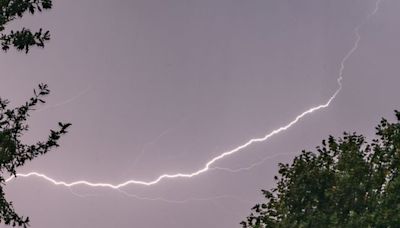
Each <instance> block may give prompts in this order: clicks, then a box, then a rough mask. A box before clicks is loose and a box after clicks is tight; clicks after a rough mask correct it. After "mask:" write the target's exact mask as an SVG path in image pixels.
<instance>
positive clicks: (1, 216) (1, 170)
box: [0, 84, 71, 227]
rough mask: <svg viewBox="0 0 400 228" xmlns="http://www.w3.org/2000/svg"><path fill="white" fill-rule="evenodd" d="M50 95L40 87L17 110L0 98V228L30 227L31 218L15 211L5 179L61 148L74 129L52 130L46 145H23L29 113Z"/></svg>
mask: <svg viewBox="0 0 400 228" xmlns="http://www.w3.org/2000/svg"><path fill="white" fill-rule="evenodd" d="M49 92H50V91H49V89H48V88H47V85H45V84H40V85H39V88H38V90H34V96H33V97H31V98H30V99H29V101H27V102H26V103H25V104H24V105H22V106H20V107H17V108H13V109H8V108H7V107H8V104H9V102H8V101H7V100H3V99H1V98H0V224H1V223H4V224H6V225H12V226H23V227H26V226H27V225H28V223H29V218H27V217H21V216H19V215H18V214H17V213H16V212H15V211H14V209H13V205H12V203H11V202H8V201H7V200H6V199H5V196H4V191H3V187H4V185H5V178H4V175H14V176H16V169H17V168H18V167H20V166H22V165H24V164H25V162H27V161H30V160H32V159H34V158H35V157H37V156H39V155H42V154H45V153H47V152H48V151H49V150H50V149H52V148H54V147H58V146H59V144H58V141H59V139H60V137H61V136H62V135H63V134H65V133H67V131H66V130H67V128H68V127H69V126H70V125H71V124H69V123H67V124H64V123H58V125H59V126H58V127H59V130H50V135H49V137H48V139H47V140H46V141H43V142H42V141H39V142H37V143H36V144H33V145H27V144H24V143H22V142H21V136H22V135H23V133H24V132H26V131H27V130H28V125H27V124H26V121H27V118H28V117H29V112H30V111H32V110H34V108H35V107H36V106H37V105H38V104H39V103H45V101H44V100H43V97H44V96H46V95H47V94H49Z"/></svg>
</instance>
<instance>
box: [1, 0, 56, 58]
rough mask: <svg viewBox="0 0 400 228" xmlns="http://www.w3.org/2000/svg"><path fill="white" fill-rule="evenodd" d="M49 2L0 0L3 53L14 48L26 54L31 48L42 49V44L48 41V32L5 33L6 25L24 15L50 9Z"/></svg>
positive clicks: (28, 30) (39, 0)
mask: <svg viewBox="0 0 400 228" xmlns="http://www.w3.org/2000/svg"><path fill="white" fill-rule="evenodd" d="M51 7H52V1H51V0H0V44H1V48H2V49H3V50H4V51H7V50H8V49H10V46H14V47H15V48H16V49H17V50H19V51H23V50H25V52H26V53H28V51H29V48H30V47H32V46H37V47H44V43H45V42H46V41H48V40H49V39H50V33H49V31H43V29H39V31H37V32H31V30H30V29H27V28H22V29H21V30H18V31H13V30H11V31H9V32H7V33H6V32H5V29H6V27H5V26H6V25H7V24H8V23H9V22H11V21H13V20H15V19H17V18H21V17H23V15H24V14H25V13H30V14H35V13H36V12H37V11H39V12H41V11H42V10H46V9H51Z"/></svg>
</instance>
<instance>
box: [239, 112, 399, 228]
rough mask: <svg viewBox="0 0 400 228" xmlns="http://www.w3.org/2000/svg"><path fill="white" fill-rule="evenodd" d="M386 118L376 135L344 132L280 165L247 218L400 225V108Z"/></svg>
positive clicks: (263, 222)
mask: <svg viewBox="0 0 400 228" xmlns="http://www.w3.org/2000/svg"><path fill="white" fill-rule="evenodd" d="M395 114H396V117H397V122H393V123H391V122H389V121H387V120H386V119H382V120H381V122H380V124H379V125H378V126H377V127H376V136H377V137H376V139H374V140H372V142H371V143H367V142H366V139H365V137H364V136H362V135H358V134H356V133H351V134H350V133H344V135H343V137H341V138H339V139H336V138H334V137H332V136H330V137H329V139H328V140H324V141H322V146H320V147H317V152H316V153H313V152H308V151H307V152H306V151H302V153H301V154H300V155H299V156H297V157H296V158H295V159H294V161H293V163H292V164H291V165H289V164H282V163H281V164H279V176H278V177H275V179H276V180H277V187H275V188H273V189H271V190H270V191H266V190H263V191H262V193H263V195H264V196H265V198H266V202H265V203H262V204H257V205H255V206H254V207H253V208H252V213H251V214H250V216H248V217H247V219H246V220H245V221H243V222H241V224H242V226H243V227H244V228H249V227H253V228H261V227H399V225H400V194H399V190H400V112H398V111H395Z"/></svg>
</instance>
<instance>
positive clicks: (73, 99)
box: [35, 85, 92, 112]
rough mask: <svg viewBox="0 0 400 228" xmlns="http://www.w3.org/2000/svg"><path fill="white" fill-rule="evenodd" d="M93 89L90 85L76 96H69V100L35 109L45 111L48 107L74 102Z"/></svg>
mask: <svg viewBox="0 0 400 228" xmlns="http://www.w3.org/2000/svg"><path fill="white" fill-rule="evenodd" d="M91 89H92V85H88V86H87V87H86V88H85V89H84V90H82V91H81V92H80V93H78V94H76V95H75V96H73V97H71V98H69V99H67V100H65V101H62V102H59V103H56V104H53V105H45V106H44V107H43V108H40V109H37V110H35V111H36V112H43V111H45V110H47V109H51V108H57V107H60V106H63V105H66V104H69V103H71V102H74V101H75V100H77V99H78V98H80V97H82V96H83V95H85V94H86V93H88V92H89V91H90V90H91Z"/></svg>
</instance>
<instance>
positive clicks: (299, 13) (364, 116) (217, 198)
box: [0, 0, 400, 228]
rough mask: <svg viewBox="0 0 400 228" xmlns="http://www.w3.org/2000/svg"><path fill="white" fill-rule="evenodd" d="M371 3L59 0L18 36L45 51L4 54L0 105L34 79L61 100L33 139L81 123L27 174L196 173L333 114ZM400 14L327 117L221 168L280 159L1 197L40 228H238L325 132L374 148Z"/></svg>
mask: <svg viewBox="0 0 400 228" xmlns="http://www.w3.org/2000/svg"><path fill="white" fill-rule="evenodd" d="M374 7H375V1H374V0H351V1H348V0H327V1H321V0H303V1H295V0H240V1H239V0H234V1H231V0H202V1H194V0H189V1H179V0H169V1H161V0H135V1H128V0H118V1H104V0H81V1H77V0H69V1H60V0H57V1H55V5H54V9H52V10H51V11H49V12H46V13H43V14H41V15H37V16H34V17H30V16H27V17H25V18H24V19H23V20H21V21H18V22H16V23H14V24H13V25H12V26H15V27H20V26H31V27H33V28H38V27H40V26H43V27H44V28H46V29H49V30H51V32H52V40H51V42H50V43H48V45H47V47H46V48H45V49H43V50H41V49H32V51H31V52H30V54H28V55H25V54H22V53H16V52H15V51H10V52H9V53H7V54H4V53H2V54H0V66H1V75H0V78H1V82H2V83H0V95H1V97H2V98H8V99H10V100H11V101H12V104H14V105H17V104H20V103H21V102H24V101H25V100H26V99H27V98H29V96H31V94H32V89H33V88H34V87H35V86H36V85H37V84H38V83H40V82H46V83H48V84H49V86H50V89H51V90H52V94H51V95H50V96H49V97H48V104H47V106H44V107H43V109H42V110H40V111H37V112H36V113H33V114H32V118H31V119H30V122H29V123H30V127H31V131H30V133H29V134H27V135H26V137H25V140H26V142H28V143H29V142H34V141H35V140H39V139H43V138H45V137H46V136H47V133H48V130H49V129H50V128H54V127H56V123H57V122H58V121H69V122H72V123H73V126H72V128H71V130H70V133H69V134H68V135H67V136H66V137H65V138H64V139H63V140H62V146H61V147H60V148H59V149H57V150H55V151H52V152H50V153H49V154H47V155H45V156H42V157H40V158H37V159H35V160H34V161H33V162H31V163H29V164H27V165H26V166H24V167H23V168H21V169H20V170H19V171H20V172H23V173H27V172H30V171H37V172H40V173H45V174H46V175H48V176H51V177H53V178H55V179H57V180H63V181H68V182H71V181H76V180H82V179H85V180H89V181H92V182H108V183H112V184H118V183H120V182H123V181H126V180H128V179H132V178H134V179H140V180H151V179H154V178H156V177H158V176H159V175H160V174H163V173H176V172H192V171H195V170H198V169H200V168H202V167H203V166H204V164H205V163H206V162H207V161H209V160H210V159H211V158H212V157H214V156H217V155H219V154H220V153H222V152H224V151H226V150H230V149H232V148H234V147H236V146H238V145H240V144H242V143H244V142H246V141H247V140H249V139H251V138H253V137H261V136H263V135H265V134H266V133H269V132H271V131H272V130H274V129H275V128H278V127H280V126H282V125H284V124H286V123H287V122H289V121H291V120H293V119H294V118H295V117H296V116H297V115H298V114H300V113H301V112H303V111H305V110H307V109H308V108H310V107H312V106H315V105H319V104H322V103H325V102H326V101H327V100H328V99H329V97H330V96H331V95H332V94H333V93H334V92H335V90H336V89H337V83H336V79H337V77H338V71H339V64H340V61H341V60H342V58H343V57H344V55H345V54H346V53H347V52H348V51H349V49H350V48H351V47H352V45H353V44H354V40H355V36H354V33H353V29H354V28H355V27H356V26H357V25H359V24H362V23H363V22H364V21H365V19H366V17H367V15H368V14H369V13H370V12H371V11H372V10H373V9H374ZM399 10H400V2H399V1H396V0H385V1H384V2H382V4H381V7H380V10H379V12H378V13H377V14H376V15H375V16H374V17H373V18H371V20H369V21H368V23H366V24H364V26H363V27H362V28H361V30H360V35H361V41H360V43H359V48H358V49H357V51H356V52H354V54H353V55H352V56H351V58H350V59H348V61H347V62H346V68H345V71H344V80H343V84H344V85H343V90H342V91H341V93H340V94H339V95H338V97H337V99H336V100H335V101H334V102H333V103H332V104H331V106H330V107H329V108H328V109H325V110H322V111H320V112H316V113H314V114H312V115H310V116H308V117H307V118H305V119H303V120H302V121H301V122H300V123H298V124H297V125H295V126H293V128H291V129H290V130H288V131H286V132H283V133H281V134H279V135H276V136H274V137H273V138H271V139H270V140H268V141H266V142H263V143H259V144H256V145H253V146H251V147H249V148H247V149H245V150H243V151H241V152H240V153H238V154H235V155H233V156H231V157H228V158H227V159H224V160H223V161H220V162H218V163H217V165H218V166H220V167H226V168H231V169H235V168H241V167H247V166H250V165H251V164H253V163H255V162H258V161H260V160H261V159H263V158H265V157H267V156H271V158H270V159H268V160H266V161H265V163H263V164H261V165H259V166H257V167H254V168H253V169H251V170H249V171H243V172H238V173H230V172H224V171H210V172H207V173H205V174H202V175H200V176H198V177H195V178H193V179H176V180H166V181H163V182H161V183H159V184H158V185H154V186H150V187H144V186H135V185H131V186H128V187H126V188H123V189H122V190H124V192H120V191H117V190H109V189H98V188H89V187H84V186H79V187H74V188H72V189H68V188H65V187H61V186H58V187H57V186H54V185H52V184H50V183H49V182H46V181H44V180H43V179H39V178H35V177H32V178H18V179H17V180H15V181H12V182H10V183H8V185H7V188H6V191H7V197H8V199H10V200H12V201H13V202H14V205H15V208H16V209H17V210H18V212H20V213H21V214H23V215H28V216H30V218H31V220H32V222H31V225H32V227H33V228H37V227H40V228H52V227H61V228H70V227H98V228H106V227H167V228H187V227H194V228H204V227H224V228H225V227H226V228H231V227H239V222H240V221H241V220H243V219H244V218H245V217H246V216H247V215H248V214H249V213H250V208H251V207H252V206H253V205H254V204H255V203H257V202H260V201H261V200H262V198H261V194H260V189H262V188H264V189H265V188H271V187H272V186H273V184H274V181H273V179H272V178H273V176H274V175H275V174H276V171H277V163H278V162H288V161H290V160H291V159H293V157H294V156H295V155H296V154H298V153H299V152H300V151H301V150H302V149H314V147H315V146H317V145H319V143H320V141H321V140H322V139H323V138H326V137H327V136H328V135H329V134H332V135H336V136H339V135H340V134H341V132H343V131H345V130H347V131H358V132H360V133H361V132H362V133H364V134H365V135H367V136H368V137H371V136H373V133H374V126H375V125H376V124H377V122H378V121H379V118H380V117H382V116H385V117H388V118H391V117H392V114H393V112H392V111H393V109H396V108H398V109H399V108H400V107H399V100H398V98H399V97H400V90H399V89H398V85H399V83H400V76H399V75H398V72H399V69H398V68H399V66H400V65H399V59H400V45H399V44H398V41H399V40H400V30H399V27H400V26H399V25H400V18H399V17H400V16H399V14H398V12H399ZM128 195H131V196H128ZM133 195H136V196H139V197H140V198H141V199H138V198H135V197H132V196H133ZM161 198H162V199H163V200H160V199H161ZM149 199H158V200H149Z"/></svg>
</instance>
